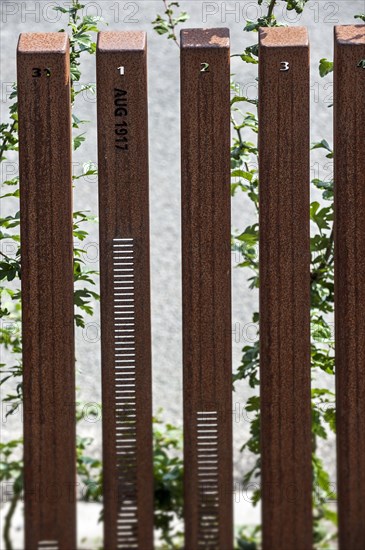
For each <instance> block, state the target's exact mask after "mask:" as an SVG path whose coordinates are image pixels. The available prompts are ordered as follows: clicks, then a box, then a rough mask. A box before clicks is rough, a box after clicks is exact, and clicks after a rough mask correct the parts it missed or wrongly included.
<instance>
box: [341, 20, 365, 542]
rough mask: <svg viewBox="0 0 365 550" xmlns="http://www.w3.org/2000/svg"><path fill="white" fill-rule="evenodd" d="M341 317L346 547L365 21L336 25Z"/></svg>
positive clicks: (359, 513) (360, 337)
mask: <svg viewBox="0 0 365 550" xmlns="http://www.w3.org/2000/svg"><path fill="white" fill-rule="evenodd" d="M334 79H335V95H334V138H335V148H334V150H335V322H336V395H337V464H338V467H337V476H338V489H337V494H338V511H339V541H340V548H341V550H360V549H362V548H364V544H365V318H364V311H365V155H364V148H365V25H348V26H338V27H336V28H335V65H334Z"/></svg>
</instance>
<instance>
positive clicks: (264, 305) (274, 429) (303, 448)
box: [259, 27, 312, 550]
mask: <svg viewBox="0 0 365 550" xmlns="http://www.w3.org/2000/svg"><path fill="white" fill-rule="evenodd" d="M259 60H260V65H259V127H260V132H259V163H260V164H259V170H260V375H261V384H260V388H261V453H262V455H261V459H262V469H261V471H262V498H263V501H262V520H263V548H264V550H273V549H274V548H275V550H288V549H294V548H298V549H299V548H300V550H310V549H311V548H312V489H311V484H312V478H311V475H312V474H311V409H310V398H311V394H310V318H309V312H310V271H309V265H310V253H309V250H310V247H309V47H308V38H307V33H306V30H305V29H303V28H300V27H299V28H298V27H296V28H295V29H294V28H280V29H279V28H273V29H267V28H262V29H260V50H259ZM284 69H287V70H284Z"/></svg>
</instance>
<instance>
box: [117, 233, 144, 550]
mask: <svg viewBox="0 0 365 550" xmlns="http://www.w3.org/2000/svg"><path fill="white" fill-rule="evenodd" d="M113 270H114V271H113V275H114V344H115V364H114V368H115V403H116V455H117V464H118V502H119V511H118V519H117V522H118V525H117V547H118V548H128V549H129V548H138V533H137V529H138V527H137V521H138V520H137V479H136V476H137V453H136V420H137V416H136V415H137V410H136V343H135V335H136V326H135V284H134V272H135V270H134V245H133V239H114V240H113Z"/></svg>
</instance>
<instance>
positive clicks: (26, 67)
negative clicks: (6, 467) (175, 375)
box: [18, 33, 76, 550]
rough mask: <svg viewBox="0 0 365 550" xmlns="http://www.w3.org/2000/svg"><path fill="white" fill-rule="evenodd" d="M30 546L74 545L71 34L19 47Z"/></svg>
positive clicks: (29, 40) (60, 548)
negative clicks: (69, 38) (69, 36)
mask: <svg viewBox="0 0 365 550" xmlns="http://www.w3.org/2000/svg"><path fill="white" fill-rule="evenodd" d="M18 99H19V154H20V220H21V253H22V255H21V262H22V264H21V268H22V280H21V283H22V313H23V365H24V367H23V374H24V378H23V390H24V461H25V467H24V478H25V479H24V482H25V548H27V550H39V549H40V548H44V549H45V548H49V549H52V550H70V549H71V548H76V506H75V487H76V472H75V469H76V456H75V367H74V362H75V359H74V306H73V237H72V185H71V176H72V174H71V109H70V102H71V100H70V67H69V41H68V36H67V34H66V33H47V34H38V33H37V34H32V33H26V34H22V35H21V36H20V39H19V44H18Z"/></svg>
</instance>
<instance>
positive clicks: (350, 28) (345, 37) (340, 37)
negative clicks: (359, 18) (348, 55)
mask: <svg viewBox="0 0 365 550" xmlns="http://www.w3.org/2000/svg"><path fill="white" fill-rule="evenodd" d="M335 41H336V42H338V43H339V44H347V45H349V46H351V45H353V44H362V45H364V46H365V25H336V26H335Z"/></svg>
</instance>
